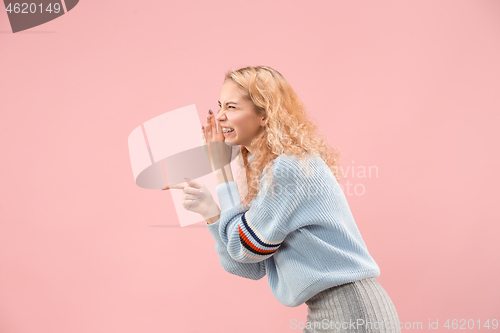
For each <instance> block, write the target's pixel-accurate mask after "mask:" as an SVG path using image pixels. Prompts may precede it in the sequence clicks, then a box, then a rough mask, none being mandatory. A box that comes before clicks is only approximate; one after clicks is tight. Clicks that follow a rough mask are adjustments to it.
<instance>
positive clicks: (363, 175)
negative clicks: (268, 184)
mask: <svg viewBox="0 0 500 333" xmlns="http://www.w3.org/2000/svg"><path fill="white" fill-rule="evenodd" d="M352 163H353V164H354V161H353V162H352ZM341 169H342V168H341ZM297 172H298V170H296V169H294V168H290V169H285V168H283V169H278V170H275V171H274V173H273V190H274V193H276V194H277V195H294V194H297V193H298V192H301V191H303V192H304V193H305V196H306V197H308V198H310V197H313V196H316V195H318V194H319V193H325V192H324V190H326V192H330V193H332V194H339V192H343V193H344V195H348V196H351V195H358V196H360V195H364V194H365V193H366V186H365V184H364V182H363V181H362V179H367V178H378V174H379V172H378V167H377V166H374V165H370V166H363V165H358V166H354V165H352V166H348V167H347V168H346V170H345V171H344V170H341V174H342V175H345V176H346V177H348V178H349V179H347V180H345V181H341V182H340V183H339V182H337V180H336V178H335V176H334V174H333V172H332V171H331V170H330V168H329V167H328V166H326V165H325V166H322V167H319V168H318V167H315V168H312V169H311V172H310V173H309V172H308V171H305V172H304V176H297ZM297 177H298V178H297ZM308 177H311V182H308V181H307V179H308ZM264 178H267V175H264ZM294 178H295V179H296V180H297V181H293V179H294ZM318 179H322V181H321V182H320V183H318V182H317V180H318ZM259 182H260V180H259V181H255V182H254V183H253V184H252V186H255V187H256V188H258V183H259ZM295 184H300V185H295ZM266 191H271V189H269V188H267V189H266Z"/></svg>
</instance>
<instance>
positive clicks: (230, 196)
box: [215, 181, 240, 213]
mask: <svg viewBox="0 0 500 333" xmlns="http://www.w3.org/2000/svg"><path fill="white" fill-rule="evenodd" d="M215 191H216V192H217V196H218V197H219V204H220V210H221V213H224V212H225V211H227V210H229V209H230V208H231V207H234V206H236V205H239V204H240V193H239V192H238V185H237V184H236V182H234V181H232V182H227V183H222V184H219V185H217V186H216V187H215Z"/></svg>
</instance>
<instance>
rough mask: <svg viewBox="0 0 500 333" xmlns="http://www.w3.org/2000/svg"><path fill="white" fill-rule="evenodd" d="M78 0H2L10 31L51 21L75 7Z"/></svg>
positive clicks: (25, 28)
mask: <svg viewBox="0 0 500 333" xmlns="http://www.w3.org/2000/svg"><path fill="white" fill-rule="evenodd" d="M77 4H78V0H36V1H31V2H29V1H27V2H25V1H11V0H4V5H5V11H6V12H7V17H8V18H9V22H10V26H11V28H12V32H13V33H16V32H19V31H23V30H27V29H30V28H33V27H36V26H39V25H41V24H44V23H47V22H49V21H52V20H54V19H56V18H58V17H60V16H62V15H64V14H66V13H68V12H69V11H70V10H72V9H73V8H75V6H76V5H77Z"/></svg>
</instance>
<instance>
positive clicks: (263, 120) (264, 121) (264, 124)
mask: <svg viewBox="0 0 500 333" xmlns="http://www.w3.org/2000/svg"><path fill="white" fill-rule="evenodd" d="M266 119H267V116H264V117H262V119H261V121H260V126H262V127H264V126H266Z"/></svg>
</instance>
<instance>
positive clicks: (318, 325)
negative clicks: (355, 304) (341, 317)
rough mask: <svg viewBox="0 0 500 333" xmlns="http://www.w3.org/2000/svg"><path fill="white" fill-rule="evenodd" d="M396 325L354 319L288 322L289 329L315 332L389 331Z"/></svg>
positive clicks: (294, 320)
mask: <svg viewBox="0 0 500 333" xmlns="http://www.w3.org/2000/svg"><path fill="white" fill-rule="evenodd" d="M397 325H398V324H397V323H393V322H390V321H375V322H372V321H367V320H364V319H361V318H359V319H356V321H353V320H351V319H349V321H333V320H328V319H323V320H321V321H306V322H305V323H304V322H299V321H297V319H291V320H290V328H291V329H293V330H294V329H304V328H307V329H316V330H333V329H336V330H343V331H345V330H359V329H360V328H364V329H391V328H395V327H397Z"/></svg>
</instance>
